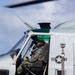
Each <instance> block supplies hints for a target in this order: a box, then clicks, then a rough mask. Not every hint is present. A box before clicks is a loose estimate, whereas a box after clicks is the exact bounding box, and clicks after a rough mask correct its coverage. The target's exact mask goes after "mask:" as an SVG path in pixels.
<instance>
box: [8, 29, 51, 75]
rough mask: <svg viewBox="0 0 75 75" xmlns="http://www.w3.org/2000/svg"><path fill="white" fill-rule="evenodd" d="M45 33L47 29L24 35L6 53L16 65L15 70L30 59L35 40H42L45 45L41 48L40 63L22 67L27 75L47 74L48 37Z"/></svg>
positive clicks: (47, 31)
mask: <svg viewBox="0 0 75 75" xmlns="http://www.w3.org/2000/svg"><path fill="white" fill-rule="evenodd" d="M47 33H49V29H32V30H31V31H27V32H25V33H24V36H23V37H22V38H21V40H20V41H19V42H18V43H17V44H16V45H15V46H14V47H13V48H12V49H11V50H10V51H9V52H8V53H9V54H10V56H11V57H12V59H13V60H14V61H15V63H16V69H17V68H18V66H19V65H20V64H21V63H22V61H24V60H27V59H30V58H31V52H32V51H33V47H34V45H35V42H36V41H37V40H44V41H45V45H44V47H43V53H42V61H41V62H38V61H37V62H35V63H34V64H33V65H32V66H31V67H30V68H28V67H24V66H23V67H24V68H25V69H26V70H27V73H28V74H31V75H33V74H36V75H40V74H42V75H43V73H47V71H48V55H49V44H50V35H49V34H47ZM46 70H47V71H46ZM24 74H25V73H24Z"/></svg>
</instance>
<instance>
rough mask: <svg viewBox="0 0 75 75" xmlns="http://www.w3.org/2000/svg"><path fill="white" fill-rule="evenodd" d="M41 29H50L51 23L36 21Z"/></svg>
mask: <svg viewBox="0 0 75 75" xmlns="http://www.w3.org/2000/svg"><path fill="white" fill-rule="evenodd" d="M38 24H39V25H40V28H41V29H51V26H50V24H51V23H38Z"/></svg>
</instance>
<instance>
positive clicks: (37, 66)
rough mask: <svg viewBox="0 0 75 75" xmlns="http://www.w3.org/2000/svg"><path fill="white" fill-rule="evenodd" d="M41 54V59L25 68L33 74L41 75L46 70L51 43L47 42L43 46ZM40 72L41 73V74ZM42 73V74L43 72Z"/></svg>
mask: <svg viewBox="0 0 75 75" xmlns="http://www.w3.org/2000/svg"><path fill="white" fill-rule="evenodd" d="M42 50H43V51H42V54H41V58H42V59H41V61H36V62H34V63H33V64H32V66H31V67H30V68H28V67H26V66H25V68H26V69H27V70H28V71H29V72H30V73H31V74H32V75H40V74H41V73H43V72H44V69H45V67H47V63H48V58H49V43H46V44H45V45H44V47H43V48H42ZM39 73H40V74H39ZM41 75H42V74H41Z"/></svg>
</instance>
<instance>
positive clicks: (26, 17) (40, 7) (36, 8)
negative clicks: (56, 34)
mask: <svg viewBox="0 0 75 75" xmlns="http://www.w3.org/2000/svg"><path fill="white" fill-rule="evenodd" d="M24 1H28V0H0V54H3V53H5V52H7V51H9V50H10V49H11V48H12V47H13V46H14V44H15V43H16V42H17V41H18V40H19V39H20V38H21V37H22V36H23V35H24V34H23V32H24V31H26V30H27V29H29V28H28V27H27V26H26V25H24V24H23V22H22V21H25V22H27V23H28V24H30V25H31V26H34V27H36V26H37V27H39V26H38V25H37V23H39V22H51V27H52V28H53V27H55V26H56V25H58V24H60V23H62V22H65V21H68V20H72V19H75V0H58V1H54V2H46V3H41V4H36V5H30V6H26V7H20V8H13V9H11V8H6V7H4V6H6V5H9V4H14V3H19V2H24ZM18 17H20V18H21V19H22V21H21V20H20V19H19V18H18Z"/></svg>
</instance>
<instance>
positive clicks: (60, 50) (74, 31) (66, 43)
mask: <svg viewBox="0 0 75 75" xmlns="http://www.w3.org/2000/svg"><path fill="white" fill-rule="evenodd" d="M37 1H39V0H37ZM41 1H43V0H41ZM46 1H47V0H46ZM21 5H22V4H19V5H15V7H18V6H21ZM23 5H24V4H23ZM23 5H22V6H23ZM8 7H14V5H12V6H8ZM38 24H39V25H40V29H33V28H32V29H30V30H27V31H26V32H24V36H23V37H22V38H21V39H20V40H19V42H18V43H17V44H15V46H14V47H13V48H12V49H11V50H10V51H9V52H7V53H5V54H3V55H0V74H1V75H16V69H17V67H18V66H19V64H20V63H21V62H22V60H21V58H23V60H25V59H26V56H29V58H30V53H31V51H32V48H33V46H34V44H35V41H37V40H38V39H39V40H41V39H42V40H44V41H45V42H46V43H45V45H44V47H43V55H42V60H41V62H37V63H36V62H35V63H33V65H32V67H30V68H29V67H26V66H23V68H24V69H26V70H27V72H26V73H25V72H24V75H74V74H75V20H74V21H67V22H64V23H61V24H59V25H57V26H56V27H55V28H54V29H51V27H50V23H38ZM27 25H28V24H27ZM28 26H30V25H28ZM69 55H70V56H69ZM20 56H21V58H20Z"/></svg>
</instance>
